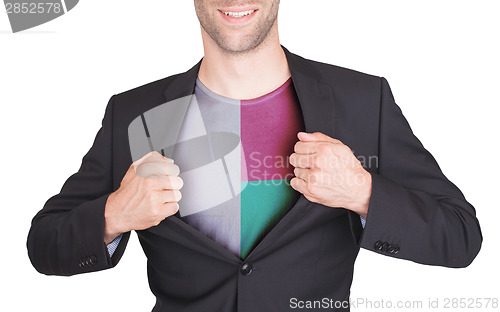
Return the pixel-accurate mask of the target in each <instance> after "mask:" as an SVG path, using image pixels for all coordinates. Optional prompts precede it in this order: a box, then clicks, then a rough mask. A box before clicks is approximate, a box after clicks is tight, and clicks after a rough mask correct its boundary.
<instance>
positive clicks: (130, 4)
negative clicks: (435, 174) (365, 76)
mask: <svg viewBox="0 0 500 312" xmlns="http://www.w3.org/2000/svg"><path fill="white" fill-rule="evenodd" d="M498 12H499V5H498V4H497V1H486V0H485V1H482V0H477V1H456V0H455V1H449V0H446V1H429V0H421V1H401V0H391V1H389V0H385V1H331V0H329V1H326V0H322V1H320V0H309V1H303V0H302V1H299V0H293V1H292V0H284V1H282V3H281V10H280V17H279V25H280V34H281V42H282V44H283V45H284V46H286V47H287V48H288V49H289V50H290V51H292V52H294V53H297V54H299V55H302V56H304V57H307V58H311V59H315V60H319V61H323V62H327V63H331V64H336V65H340V66H344V67H348V68H352V69H356V70H358V71H362V72H366V73H370V74H374V75H378V76H384V77H386V78H387V79H388V81H389V83H390V85H391V87H392V90H393V93H394V96H395V98H396V102H397V103H398V104H399V105H400V107H401V108H402V110H403V113H404V114H405V116H406V117H407V119H408V120H409V122H410V125H411V126H412V128H413V130H414V132H415V134H416V135H417V137H419V139H420V140H421V141H422V142H423V144H424V146H425V147H426V148H427V149H429V150H430V151H431V153H432V154H433V155H434V156H435V158H436V159H437V161H438V163H439V164H440V166H441V168H442V170H443V172H444V173H445V174H446V176H447V177H448V178H449V179H450V180H452V181H453V182H454V183H455V184H457V185H458V186H459V187H460V188H461V190H462V191H463V193H464V194H465V196H466V198H467V200H468V201H470V202H471V203H472V204H473V205H474V206H475V207H476V209H477V216H478V218H479V220H480V223H481V226H482V230H483V236H484V242H483V247H482V250H481V252H480V254H479V256H478V257H477V258H476V260H475V261H474V263H473V264H472V265H471V266H469V267H468V268H466V269H449V268H443V267H432V266H424V265H418V264H415V263H413V262H410V261H404V260H397V259H393V258H389V257H385V256H382V255H378V254H375V253H372V252H370V251H367V250H361V252H360V254H359V257H358V260H357V262H356V267H355V276H354V282H353V285H352V293H351V295H352V298H353V299H356V298H366V299H367V300H371V301H377V302H379V303H380V301H381V300H384V301H386V302H387V301H392V302H393V304H396V302H397V301H398V300H411V301H413V300H422V301H424V306H425V305H426V304H427V300H428V299H429V298H433V299H435V298H439V300H440V301H441V304H443V303H444V300H445V298H460V297H463V298H500V292H499V289H500V287H499V280H500V276H499V269H498V254H499V252H498V240H497V239H498V235H499V232H500V231H499V225H498V223H499V204H498V202H499V201H498V194H499V193H500V183H499V178H498V177H499V176H500V172H499V167H498V158H499V152H500V150H499V144H498V142H499V138H498V137H499V126H498V118H499V113H500V112H499V110H498V106H499V105H500V99H499V93H498V87H499V85H500V83H499V82H500V81H499V73H500V62H499V57H498V56H499V55H500V48H499V44H498V41H499V40H498V37H499V30H500V22H499V21H500V19H499V18H498ZM202 53H203V51H202V45H201V37H200V31H199V25H198V23H197V19H196V16H195V12H194V6H193V3H192V1H175V2H174V1H159V0H141V1H130V0H106V1H95V0H94V1H91V0H83V1H80V3H79V4H78V5H77V6H76V7H75V8H74V9H73V10H72V11H70V12H69V13H68V14H66V15H64V16H62V17H60V18H58V19H56V20H54V21H52V22H49V23H47V24H44V25H41V26H39V27H36V28H34V29H32V30H28V31H25V32H23V33H18V34H12V33H11V31H10V26H9V24H8V19H7V15H6V14H5V13H4V10H3V9H2V12H0V57H1V58H0V62H1V67H0V105H1V117H2V118H1V122H0V127H1V143H2V147H1V150H2V152H1V154H0V157H1V159H0V160H1V164H2V171H1V172H2V174H1V183H2V187H1V194H2V195H1V199H2V205H1V207H2V210H1V211H2V218H1V219H0V220H1V221H0V223H1V225H0V239H1V246H2V251H1V256H0V276H1V280H2V286H4V287H2V288H3V289H4V290H3V291H2V293H1V300H0V310H1V311H29V310H35V309H37V310H39V311H65V312H66V311H150V310H151V308H152V307H153V305H154V302H155V300H154V297H153V295H152V294H151V293H150V291H149V287H148V283H147V278H146V258H145V256H144V254H143V252H142V249H141V248H140V246H139V244H138V240H137V236H136V235H135V234H133V235H132V237H131V240H130V242H129V244H128V247H127V250H126V252H125V255H124V257H123V258H122V260H121V262H120V263H119V264H118V266H117V267H116V268H114V269H112V270H106V271H102V272H96V273H91V274H83V275H79V276H73V277H69V278H68V277H53V276H51V277H49V276H44V275H41V274H39V273H37V272H36V271H35V269H34V268H33V267H32V266H31V264H30V262H29V259H28V256H27V251H26V236H27V234H28V230H29V226H30V222H31V218H32V217H33V216H34V215H35V213H36V212H37V211H38V210H40V209H41V208H42V206H43V204H44V203H45V201H46V200H47V199H48V198H49V197H50V196H52V195H54V194H56V193H58V192H59V190H60V188H61V186H62V184H63V182H64V181H65V180H66V179H67V178H68V177H69V176H70V175H71V174H72V173H74V172H76V171H77V170H78V168H79V166H80V163H81V159H82V157H83V155H84V154H85V153H86V152H87V151H88V149H89V148H90V146H91V145H92V142H93V140H94V137H95V134H96V132H97V131H98V129H99V127H100V123H101V119H102V117H103V114H104V108H105V106H106V104H107V101H108V99H109V97H110V96H111V95H113V94H115V93H120V92H123V91H126V90H128V89H131V88H134V87H137V86H139V85H142V84H145V83H148V82H150V81H154V80H157V79H161V78H163V77H166V76H169V75H171V74H175V73H179V72H184V71H186V70H187V69H189V68H191V66H192V65H194V64H195V63H196V62H197V61H198V60H199V59H200V58H201V57H202ZM332 248H333V247H332ZM354 310H355V311H369V310H370V311H384V310H386V309H366V307H365V306H361V307H358V308H357V309H353V311H354ZM393 310H394V311H395V310H397V309H393ZM406 310H409V309H406ZM416 310H419V309H415V311H416ZM420 310H423V311H426V310H430V309H420ZM453 310H454V309H434V310H432V311H453ZM461 310H462V311H468V310H470V311H472V310H474V309H461ZM475 310H476V311H493V309H491V308H489V309H475ZM386 311H387V310H386Z"/></svg>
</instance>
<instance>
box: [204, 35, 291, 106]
mask: <svg viewBox="0 0 500 312" xmlns="http://www.w3.org/2000/svg"><path fill="white" fill-rule="evenodd" d="M203 43H204V50H205V56H204V58H203V60H202V63H201V67H200V70H199V72H198V77H199V78H200V80H201V81H202V83H203V84H204V85H205V86H206V87H207V88H209V89H210V90H211V91H212V92H214V93H216V94H219V95H221V96H224V97H227V98H232V99H240V100H243V99H253V98H257V97H259V96H262V95H264V94H267V93H269V92H271V91H273V90H275V89H277V88H278V87H279V86H281V85H282V84H283V83H284V82H285V81H286V80H287V79H288V78H290V70H289V68H288V62H287V59H286V55H285V53H284V51H283V49H282V48H281V45H280V43H279V39H278V35H277V32H276V33H275V34H270V35H269V36H268V38H267V39H266V40H264V41H263V42H262V44H261V45H260V46H259V47H258V48H256V49H254V50H253V51H250V52H247V53H244V54H234V53H228V52H227V51H224V50H223V49H221V48H220V47H219V46H217V45H216V44H215V43H214V42H213V41H212V40H211V39H210V38H204V40H203Z"/></svg>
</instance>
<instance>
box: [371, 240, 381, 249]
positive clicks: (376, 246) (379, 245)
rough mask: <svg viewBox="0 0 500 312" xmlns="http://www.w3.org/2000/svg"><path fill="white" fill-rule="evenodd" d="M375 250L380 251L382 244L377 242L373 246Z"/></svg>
mask: <svg viewBox="0 0 500 312" xmlns="http://www.w3.org/2000/svg"><path fill="white" fill-rule="evenodd" d="M373 248H375V250H380V249H382V242H381V241H377V242H376V243H375V245H373Z"/></svg>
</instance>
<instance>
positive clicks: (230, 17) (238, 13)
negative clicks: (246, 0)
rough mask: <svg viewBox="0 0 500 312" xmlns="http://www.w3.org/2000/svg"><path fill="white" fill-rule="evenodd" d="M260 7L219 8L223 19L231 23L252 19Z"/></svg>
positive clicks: (241, 22) (240, 22)
mask: <svg viewBox="0 0 500 312" xmlns="http://www.w3.org/2000/svg"><path fill="white" fill-rule="evenodd" d="M257 12H258V9H255V8H227V9H226V8H224V9H219V13H220V14H221V16H222V19H223V20H224V21H225V22H226V23H229V24H243V23H246V22H248V21H249V20H251V19H252V18H253V17H254V16H255V14H256V13H257Z"/></svg>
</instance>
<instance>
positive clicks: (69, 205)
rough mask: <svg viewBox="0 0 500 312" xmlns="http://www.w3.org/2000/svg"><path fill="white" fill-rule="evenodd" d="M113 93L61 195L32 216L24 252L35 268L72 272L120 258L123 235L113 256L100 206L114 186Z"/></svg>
mask: <svg viewBox="0 0 500 312" xmlns="http://www.w3.org/2000/svg"><path fill="white" fill-rule="evenodd" d="M113 100H114V97H111V99H110V100H109V103H108V105H107V106H106V111H105V114H104V118H103V120H102V126H101V128H100V129H99V131H98V132H97V135H96V137H95V140H94V143H93V145H92V147H91V148H90V150H89V151H88V152H87V154H86V155H85V156H84V157H83V159H82V163H81V166H80V168H79V170H78V172H76V173H75V174H73V175H72V176H70V177H69V178H68V179H67V180H66V182H65V183H64V185H63V187H62V188H61V191H60V193H59V194H57V195H54V196H52V197H51V198H49V199H48V200H47V201H46V203H45V205H44V206H43V209H42V210H40V211H39V212H38V213H37V214H36V215H35V217H34V218H33V220H32V223H31V228H30V231H29V234H28V239H27V248H28V255H29V258H30V260H31V263H32V264H33V266H34V267H35V269H36V270H37V271H39V272H40V273H43V274H47V275H74V274H79V273H85V272H90V271H98V270H103V269H107V268H110V267H113V266H115V265H116V264H117V262H118V261H119V259H120V258H121V256H122V254H123V251H124V249H125V245H126V243H127V240H128V237H129V235H130V233H126V234H125V235H124V236H123V237H122V239H121V241H120V245H119V246H118V248H117V250H116V251H115V253H114V254H113V257H112V258H111V257H110V255H109V253H108V250H107V248H106V244H105V243H104V223H105V222H104V207H105V205H106V201H107V198H108V196H109V194H110V193H112V192H113V191H114V190H113V175H112V144H113V142H112V129H113V125H112V123H113V121H112V119H113V118H112V115H113V103H114V102H113Z"/></svg>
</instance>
